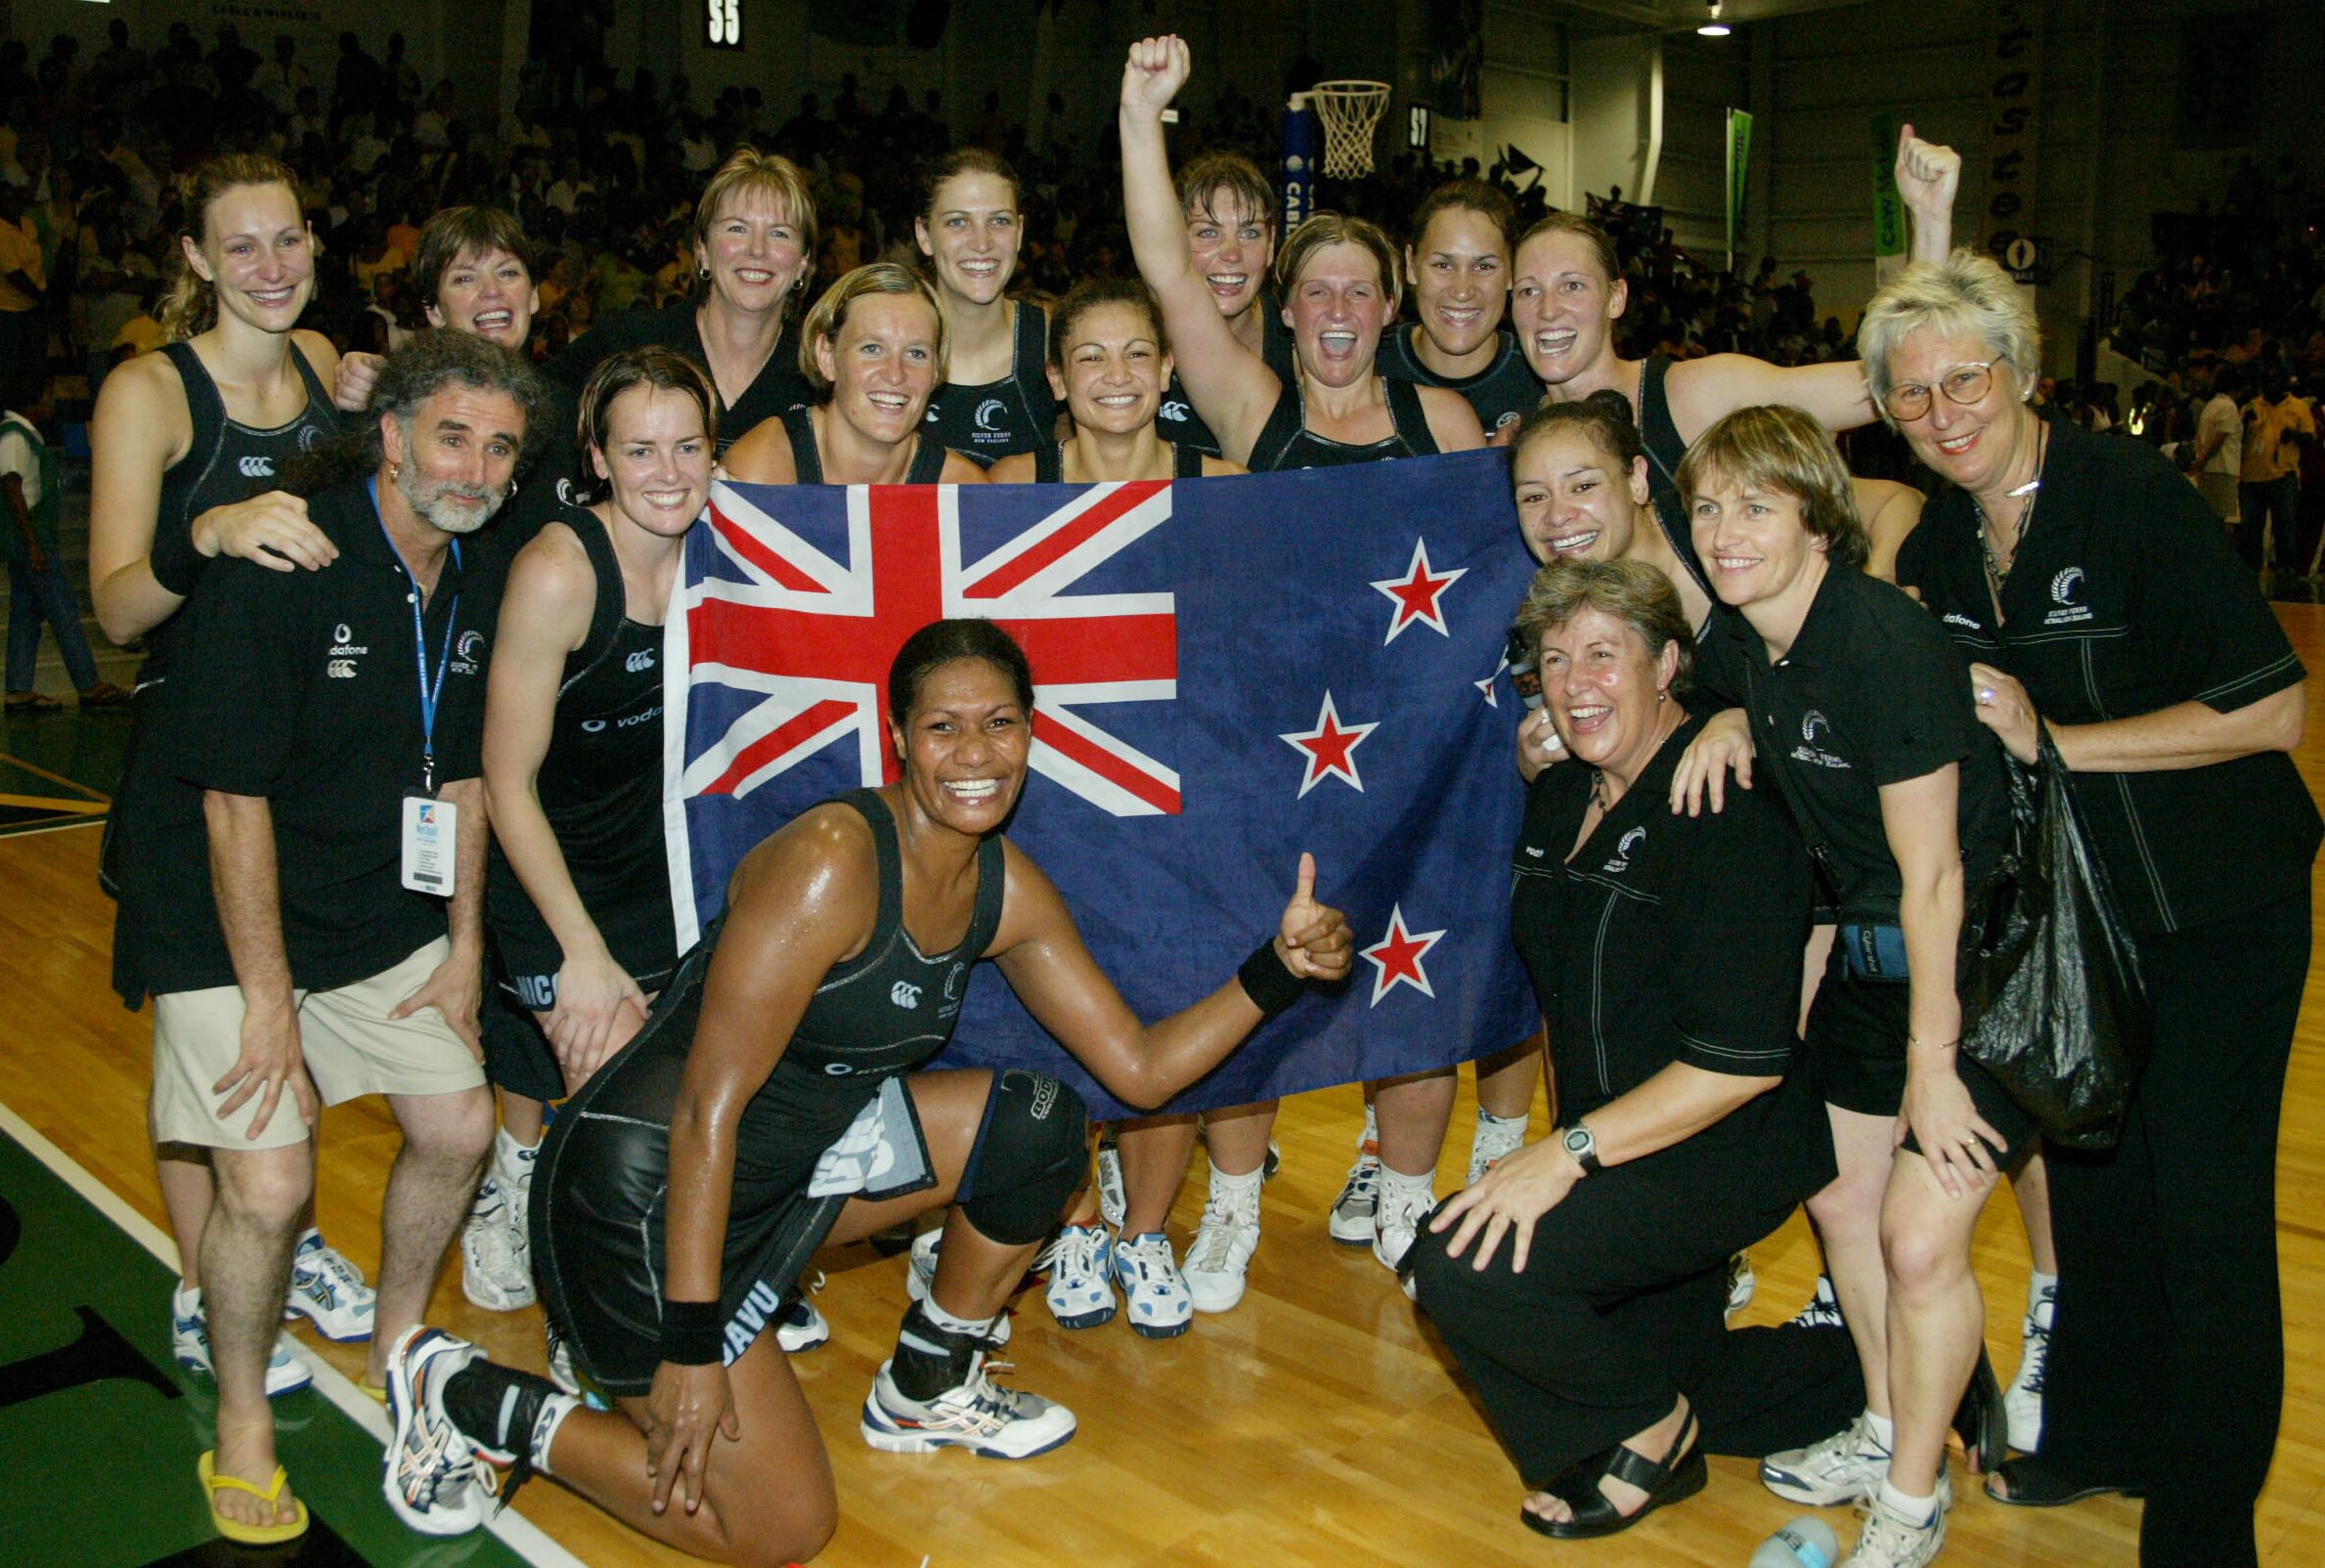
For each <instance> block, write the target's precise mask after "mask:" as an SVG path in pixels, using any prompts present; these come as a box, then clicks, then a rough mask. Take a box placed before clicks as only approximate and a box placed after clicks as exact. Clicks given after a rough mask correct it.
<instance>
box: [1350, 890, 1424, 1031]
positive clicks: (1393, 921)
mask: <svg viewBox="0 0 2325 1568" xmlns="http://www.w3.org/2000/svg"><path fill="white" fill-rule="evenodd" d="M1444 935H1445V933H1444V932H1443V931H1407V930H1406V929H1405V910H1404V906H1403V905H1402V904H1399V905H1397V906H1395V907H1394V908H1392V909H1390V910H1389V912H1388V935H1387V936H1383V937H1382V938H1381V939H1380V940H1379V941H1377V942H1375V943H1373V945H1372V946H1370V947H1366V948H1361V949H1359V953H1360V956H1362V957H1363V959H1364V960H1365V962H1366V963H1368V964H1371V965H1372V966H1373V970H1374V974H1373V1000H1372V1005H1373V1006H1374V1007H1379V1006H1380V1005H1381V998H1382V997H1383V996H1386V995H1387V994H1388V993H1389V992H1390V991H1391V990H1392V989H1394V988H1395V987H1397V986H1399V985H1410V986H1412V987H1413V988H1414V989H1415V990H1417V991H1419V992H1420V993H1421V994H1422V995H1424V996H1426V997H1427V998H1428V999H1429V1000H1431V1001H1435V1000H1436V996H1437V993H1436V992H1435V991H1434V990H1432V989H1431V988H1430V987H1429V982H1428V971H1427V970H1426V968H1424V967H1423V965H1422V960H1423V959H1425V958H1426V957H1427V956H1428V950H1429V949H1430V948H1432V947H1434V946H1436V945H1437V942H1438V940H1439V938H1441V937H1442V936H1444Z"/></svg>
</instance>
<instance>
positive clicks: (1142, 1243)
mask: <svg viewBox="0 0 2325 1568" xmlns="http://www.w3.org/2000/svg"><path fill="white" fill-rule="evenodd" d="M1114 1276H1115V1279H1116V1280H1118V1281H1119V1282H1120V1284H1121V1286H1122V1298H1123V1299H1124V1300H1126V1301H1128V1302H1129V1303H1130V1327H1131V1328H1133V1329H1135V1330H1136V1331H1137V1332H1139V1333H1142V1334H1144V1335H1146V1337H1148V1338H1149V1339H1176V1338H1177V1337H1178V1336H1179V1335H1180V1334H1183V1333H1185V1332H1186V1331H1187V1329H1188V1328H1189V1327H1190V1326H1191V1325H1192V1324H1193V1323H1194V1321H1195V1302H1194V1299H1193V1298H1192V1297H1191V1296H1189V1295H1188V1293H1187V1280H1186V1276H1184V1275H1182V1274H1180V1273H1179V1266H1178V1260H1177V1259H1176V1258H1174V1257H1172V1256H1171V1255H1170V1238H1169V1237H1167V1236H1165V1235H1163V1233H1162V1232H1161V1231H1149V1232H1147V1234H1146V1235H1144V1236H1125V1237H1123V1238H1121V1239H1120V1240H1119V1241H1116V1242H1115V1244H1114Z"/></svg>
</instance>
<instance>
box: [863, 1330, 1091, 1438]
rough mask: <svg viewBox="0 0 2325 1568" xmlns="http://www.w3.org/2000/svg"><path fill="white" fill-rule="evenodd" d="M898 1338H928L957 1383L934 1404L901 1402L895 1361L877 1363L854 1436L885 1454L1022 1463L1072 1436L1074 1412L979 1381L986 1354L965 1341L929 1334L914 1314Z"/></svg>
mask: <svg viewBox="0 0 2325 1568" xmlns="http://www.w3.org/2000/svg"><path fill="white" fill-rule="evenodd" d="M903 1332H904V1335H905V1336H906V1337H907V1338H911V1339H925V1338H930V1337H934V1338H935V1339H936V1340H938V1341H940V1342H941V1343H942V1344H943V1348H945V1349H948V1350H949V1351H950V1352H951V1354H952V1358H953V1363H954V1367H955V1369H956V1372H957V1373H958V1376H959V1379H960V1380H959V1381H958V1382H956V1383H954V1384H953V1385H952V1386H951V1387H949V1388H947V1389H945V1390H944V1391H943V1393H941V1394H939V1395H937V1396H936V1397H935V1398H933V1399H927V1400H918V1399H912V1398H910V1397H908V1396H907V1395H906V1394H905V1393H904V1392H903V1390H901V1389H899V1388H898V1387H897V1385H896V1378H895V1375H894V1369H895V1366H896V1363H895V1362H894V1360H890V1361H884V1362H882V1363H881V1364H880V1371H879V1372H877V1373H875V1374H874V1375H873V1378H872V1391H871V1392H870V1393H868V1394H866V1395H865V1396H864V1402H863V1417H862V1420H861V1422H860V1423H859V1430H860V1431H861V1432H862V1433H863V1440H864V1441H865V1442H866V1443H868V1444H870V1445H871V1446H872V1447H873V1448H876V1449H879V1450H880V1451H882V1452H883V1453H887V1454H933V1453H935V1452H936V1451H937V1450H938V1449H941V1448H965V1449H967V1450H968V1451H969V1452H970V1453H972V1454H977V1455H981V1456H983V1457H984V1458H986V1459H1031V1458H1032V1457H1033V1456H1034V1455H1036V1454H1046V1453H1048V1452H1049V1451H1050V1450H1051V1449H1053V1448H1056V1447H1058V1446H1059V1445H1060V1444H1061V1443H1064V1442H1065V1441H1066V1440H1067V1439H1069V1438H1071V1437H1072V1436H1073V1435H1074V1427H1075V1421H1074V1413H1073V1412H1072V1411H1070V1410H1068V1409H1067V1408H1066V1407H1065V1406H1063V1405H1057V1404H1052V1403H1051V1402H1050V1401H1048V1400H1046V1399H1043V1398H1041V1397H1040V1396H1039V1395H1038V1394H1029V1393H1025V1392H1023V1391H1022V1390H1019V1389H1014V1388H1000V1387H997V1386H995V1385H994V1383H993V1382H992V1380H991V1379H990V1378H988V1377H987V1375H986V1352H985V1350H984V1349H983V1348H982V1346H980V1345H979V1344H978V1343H976V1342H974V1341H971V1340H969V1339H968V1338H966V1337H965V1336H960V1335H952V1334H947V1333H945V1332H944V1331H943V1329H939V1328H934V1327H933V1326H931V1325H930V1324H929V1323H928V1322H927V1321H926V1319H925V1318H924V1317H923V1316H922V1314H921V1312H920V1311H919V1309H917V1308H916V1309H914V1310H913V1312H912V1313H910V1314H909V1315H908V1316H907V1317H906V1318H905V1319H904V1328H903Z"/></svg>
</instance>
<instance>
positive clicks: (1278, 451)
mask: <svg viewBox="0 0 2325 1568" xmlns="http://www.w3.org/2000/svg"><path fill="white" fill-rule="evenodd" d="M1381 384H1382V386H1383V387H1385V388H1386V389H1387V393H1388V418H1389V422H1390V424H1391V425H1393V426H1394V430H1393V431H1392V433H1391V434H1389V435H1388V436H1387V437H1386V438H1384V439H1382V440H1380V441H1375V442H1373V443H1371V444H1370V445H1367V446H1362V447H1351V446H1348V445H1347V444H1345V443H1343V442H1338V441H1332V440H1328V439H1327V438H1325V437H1323V436H1320V435H1316V434H1314V433H1312V432H1311V431H1309V429H1308V428H1307V425H1306V423H1305V410H1304V408H1303V406H1302V401H1301V398H1300V395H1299V383H1298V382H1297V381H1295V380H1294V381H1287V382H1285V383H1284V390H1283V392H1282V393H1281V394H1280V395H1279V396H1278V397H1277V398H1276V406H1275V409H1274V411H1273V412H1271V413H1270V414H1268V416H1267V423H1266V424H1265V425H1263V426H1261V428H1260V431H1259V439H1258V440H1256V441H1254V442H1252V443H1251V460H1250V462H1249V463H1247V464H1246V465H1245V466H1247V467H1249V468H1250V470H1251V472H1253V473H1255V474H1265V473H1280V472H1282V471H1283V470H1284V469H1287V468H1336V467H1338V466H1340V465H1342V464H1344V463H1352V462H1379V461H1380V460H1381V459H1382V458H1383V457H1428V456H1430V455H1432V454H1433V453H1435V452H1436V450H1437V438H1436V437H1435V436H1433V435H1431V434H1430V433H1429V427H1428V416H1427V415H1426V414H1424V413H1422V410H1421V389H1420V388H1419V387H1417V386H1415V385H1414V384H1413V383H1412V382H1410V381H1398V380H1394V379H1391V378H1390V377H1387V376H1382V378H1381Z"/></svg>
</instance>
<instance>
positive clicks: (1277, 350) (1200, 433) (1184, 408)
mask: <svg viewBox="0 0 2325 1568" xmlns="http://www.w3.org/2000/svg"><path fill="white" fill-rule="evenodd" d="M1251 308H1252V309H1253V310H1255V311H1257V312H1259V357H1260V359H1262V360H1264V361H1265V362H1266V364H1267V368H1268V369H1269V370H1273V371H1275V372H1276V379H1277V380H1279V381H1281V382H1283V383H1284V384H1285V385H1286V386H1296V385H1298V384H1299V356H1298V354H1297V352H1296V351H1295V350H1294V348H1293V344H1292V328H1291V327H1286V326H1285V325H1284V312H1283V309H1282V307H1281V304H1280V302H1279V301H1278V300H1277V299H1276V298H1275V296H1274V295H1272V294H1264V293H1263V294H1261V295H1260V296H1259V302H1258V303H1257V304H1255V305H1253V306H1252V307H1251ZM1155 429H1156V431H1157V432H1158V433H1159V434H1160V435H1161V436H1162V437H1163V440H1165V441H1167V442H1169V443H1171V444H1172V445H1173V446H1177V447H1193V448H1194V449H1195V450H1196V451H1197V452H1200V453H1202V454H1203V455H1204V456H1205V457H1225V456H1226V454H1224V453H1222V452H1221V451H1220V450H1219V438H1218V437H1217V436H1215V435H1213V434H1211V427H1210V426H1209V425H1207V424H1205V423H1204V422H1203V415H1202V414H1197V413H1196V412H1195V400H1194V399H1193V398H1191V397H1189V396H1187V383H1186V382H1184V381H1182V380H1180V379H1179V376H1178V371H1176V370H1173V371H1171V372H1170V385H1168V386H1166V387H1164V388H1163V406H1162V407H1161V408H1159V409H1157V410H1156V411H1155Z"/></svg>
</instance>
